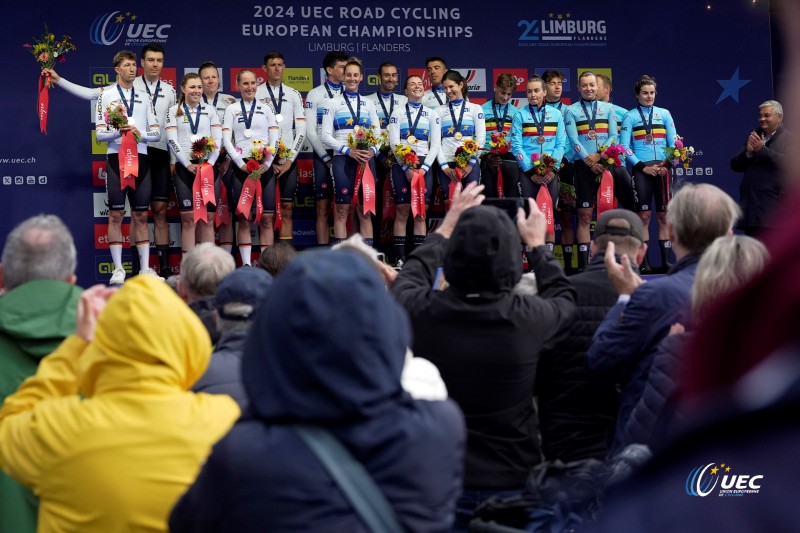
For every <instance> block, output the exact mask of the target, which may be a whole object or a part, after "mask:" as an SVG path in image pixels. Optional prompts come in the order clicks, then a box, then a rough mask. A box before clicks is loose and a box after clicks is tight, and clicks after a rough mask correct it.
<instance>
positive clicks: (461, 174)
mask: <svg viewBox="0 0 800 533" xmlns="http://www.w3.org/2000/svg"><path fill="white" fill-rule="evenodd" d="M453 170H455V171H456V176H457V177H458V181H453V180H450V186H449V187H448V188H447V207H450V206H451V205H453V194H455V192H456V185H457V184H458V183H460V182H461V180H462V179H464V172H463V171H462V170H461V169H460V168H458V167H456V168H454V169H453Z"/></svg>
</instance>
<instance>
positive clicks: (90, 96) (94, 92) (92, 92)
mask: <svg viewBox="0 0 800 533" xmlns="http://www.w3.org/2000/svg"><path fill="white" fill-rule="evenodd" d="M56 85H58V86H59V87H61V88H62V89H64V90H65V91H67V92H68V93H69V94H71V95H73V96H77V97H78V98H82V99H84V100H94V99H95V98H100V95H101V94H102V92H103V89H102V88H101V87H95V88H94V89H92V88H89V87H84V86H83V85H77V84H75V83H72V82H71V81H68V80H66V79H65V78H63V77H62V78H61V79H60V80H58V83H57V84H56Z"/></svg>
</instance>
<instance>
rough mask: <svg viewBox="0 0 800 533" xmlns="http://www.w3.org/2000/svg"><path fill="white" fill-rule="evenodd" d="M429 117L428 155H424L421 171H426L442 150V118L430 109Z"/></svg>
mask: <svg viewBox="0 0 800 533" xmlns="http://www.w3.org/2000/svg"><path fill="white" fill-rule="evenodd" d="M430 119H431V131H430V134H429V135H428V139H430V144H428V155H427V156H425V162H424V163H423V164H422V167H421V168H422V171H423V172H427V171H428V170H429V169H430V168H431V166H433V162H434V161H436V157H437V156H438V155H439V153H440V152H441V151H442V120H441V119H440V118H439V114H438V113H436V112H435V111H431V116H430Z"/></svg>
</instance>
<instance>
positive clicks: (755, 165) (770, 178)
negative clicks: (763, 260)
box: [731, 100, 792, 237]
mask: <svg viewBox="0 0 800 533" xmlns="http://www.w3.org/2000/svg"><path fill="white" fill-rule="evenodd" d="M791 145H792V140H791V134H790V133H789V132H787V131H786V130H785V128H784V127H783V106H781V104H780V103H778V102H776V101H775V100H767V101H766V102H764V103H763V104H761V105H760V106H759V107H758V128H756V129H755V130H754V131H751V132H750V135H748V137H747V141H746V142H745V144H744V146H743V147H742V149H741V150H740V151H739V153H738V154H736V156H734V158H733V159H731V169H732V170H733V171H734V172H743V173H744V176H743V177H742V183H741V185H739V205H740V206H741V208H742V218H741V220H740V221H739V228H740V229H742V230H743V231H744V233H745V235H749V236H751V237H752V236H758V235H759V234H760V233H761V232H762V231H763V230H764V229H765V228H768V227H772V226H775V225H778V224H780V220H778V219H777V218H775V216H774V215H775V211H776V208H777V206H778V203H779V202H780V201H781V198H782V196H783V181H784V180H783V176H782V175H781V166H782V165H783V163H784V160H785V158H786V154H787V152H788V150H789V148H790V147H791Z"/></svg>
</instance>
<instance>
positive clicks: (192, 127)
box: [183, 102, 200, 135]
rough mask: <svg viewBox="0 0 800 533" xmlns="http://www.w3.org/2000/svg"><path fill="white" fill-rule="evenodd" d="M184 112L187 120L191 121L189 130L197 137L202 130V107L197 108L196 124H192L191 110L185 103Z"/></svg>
mask: <svg viewBox="0 0 800 533" xmlns="http://www.w3.org/2000/svg"><path fill="white" fill-rule="evenodd" d="M183 112H184V113H185V114H186V119H187V120H188V121H189V129H190V130H192V135H197V131H198V130H199V129H200V106H197V120H195V121H194V122H192V113H191V110H190V109H189V106H187V105H186V103H185V102H184V104H183Z"/></svg>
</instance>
